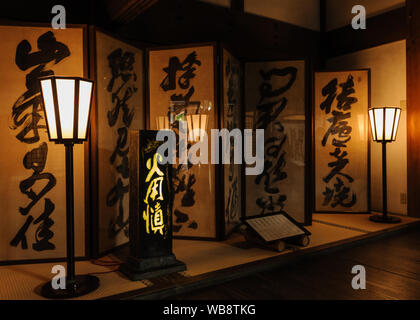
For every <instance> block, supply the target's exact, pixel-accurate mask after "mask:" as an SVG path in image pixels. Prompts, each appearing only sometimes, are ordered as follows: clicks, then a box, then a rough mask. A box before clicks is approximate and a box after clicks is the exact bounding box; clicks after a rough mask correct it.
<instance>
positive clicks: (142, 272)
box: [119, 254, 187, 281]
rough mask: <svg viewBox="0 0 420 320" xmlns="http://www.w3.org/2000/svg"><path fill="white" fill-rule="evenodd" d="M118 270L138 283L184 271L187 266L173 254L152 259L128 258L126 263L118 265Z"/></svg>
mask: <svg viewBox="0 0 420 320" xmlns="http://www.w3.org/2000/svg"><path fill="white" fill-rule="evenodd" d="M119 270H120V271H121V272H122V273H123V274H124V275H126V276H127V277H128V278H129V279H130V280H132V281H139V280H145V279H151V278H156V277H160V276H162V275H165V274H169V273H175V272H181V271H185V270H187V266H186V265H185V263H183V262H181V261H179V260H177V259H176V258H175V255H173V254H171V255H168V256H162V257H154V258H136V257H133V256H130V257H128V259H127V262H126V263H124V264H122V265H120V268H119Z"/></svg>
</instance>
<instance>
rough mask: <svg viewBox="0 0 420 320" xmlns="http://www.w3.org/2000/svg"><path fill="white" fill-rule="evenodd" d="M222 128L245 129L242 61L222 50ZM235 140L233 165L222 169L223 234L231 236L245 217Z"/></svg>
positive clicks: (240, 167)
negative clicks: (243, 121)
mask: <svg viewBox="0 0 420 320" xmlns="http://www.w3.org/2000/svg"><path fill="white" fill-rule="evenodd" d="M221 56H222V63H221V66H222V70H221V73H222V88H221V91H222V94H221V98H222V101H221V108H222V119H223V120H222V123H223V125H222V127H223V128H226V129H228V130H229V131H231V130H232V129H235V128H242V127H243V124H242V120H243V115H242V110H243V108H242V81H243V71H242V64H241V62H240V61H239V60H238V59H236V58H235V57H234V56H233V55H232V54H231V53H230V52H229V51H228V50H226V49H225V48H222V53H221ZM233 148H234V147H233V140H232V141H231V145H230V164H228V165H225V166H223V169H224V174H223V179H224V181H223V182H224V211H223V212H224V221H223V226H224V233H225V235H228V234H229V233H230V232H232V230H233V229H234V228H235V227H236V226H237V225H238V224H239V223H240V218H241V214H242V205H243V204H242V199H243V198H242V165H239V164H234V163H233V162H234V150H233Z"/></svg>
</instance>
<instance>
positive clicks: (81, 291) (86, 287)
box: [41, 275, 99, 299]
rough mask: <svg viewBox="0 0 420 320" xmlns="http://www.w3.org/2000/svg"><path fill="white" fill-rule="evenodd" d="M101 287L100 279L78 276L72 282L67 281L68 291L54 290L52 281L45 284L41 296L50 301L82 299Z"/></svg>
mask: <svg viewBox="0 0 420 320" xmlns="http://www.w3.org/2000/svg"><path fill="white" fill-rule="evenodd" d="M98 287H99V279H98V278H97V277H95V276H91V275H78V276H76V277H75V280H74V281H73V282H71V281H70V280H67V281H66V289H54V288H53V287H52V286H51V281H49V282H47V283H46V284H44V285H43V286H42V288H41V295H42V296H43V297H44V298H48V299H69V298H75V297H80V296H83V295H85V294H88V293H90V292H92V291H95V290H96V289H97V288H98Z"/></svg>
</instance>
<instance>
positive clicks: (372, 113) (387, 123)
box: [369, 107, 401, 142]
mask: <svg viewBox="0 0 420 320" xmlns="http://www.w3.org/2000/svg"><path fill="white" fill-rule="evenodd" d="M400 116H401V109H400V108H397V107H380V108H371V109H369V120H370V128H371V129H372V138H373V141H376V142H392V141H395V139H396V137H397V131H398V124H399V121H400Z"/></svg>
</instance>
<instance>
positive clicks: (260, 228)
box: [244, 213, 311, 242]
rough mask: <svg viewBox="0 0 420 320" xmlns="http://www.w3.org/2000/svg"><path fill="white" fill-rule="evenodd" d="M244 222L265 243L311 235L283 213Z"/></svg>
mask: <svg viewBox="0 0 420 320" xmlns="http://www.w3.org/2000/svg"><path fill="white" fill-rule="evenodd" d="M244 222H245V224H246V225H247V226H249V227H250V228H251V229H252V230H254V231H255V232H256V233H257V234H258V235H259V236H260V237H261V238H262V239H264V241H266V242H272V241H276V240H285V239H289V238H293V237H296V236H303V235H310V234H311V233H310V232H309V231H308V230H306V229H305V228H303V227H302V226H300V224H299V223H297V222H296V221H295V220H294V219H293V218H291V217H290V216H289V215H287V214H284V213H276V214H269V215H263V216H258V217H252V218H246V219H244Z"/></svg>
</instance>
